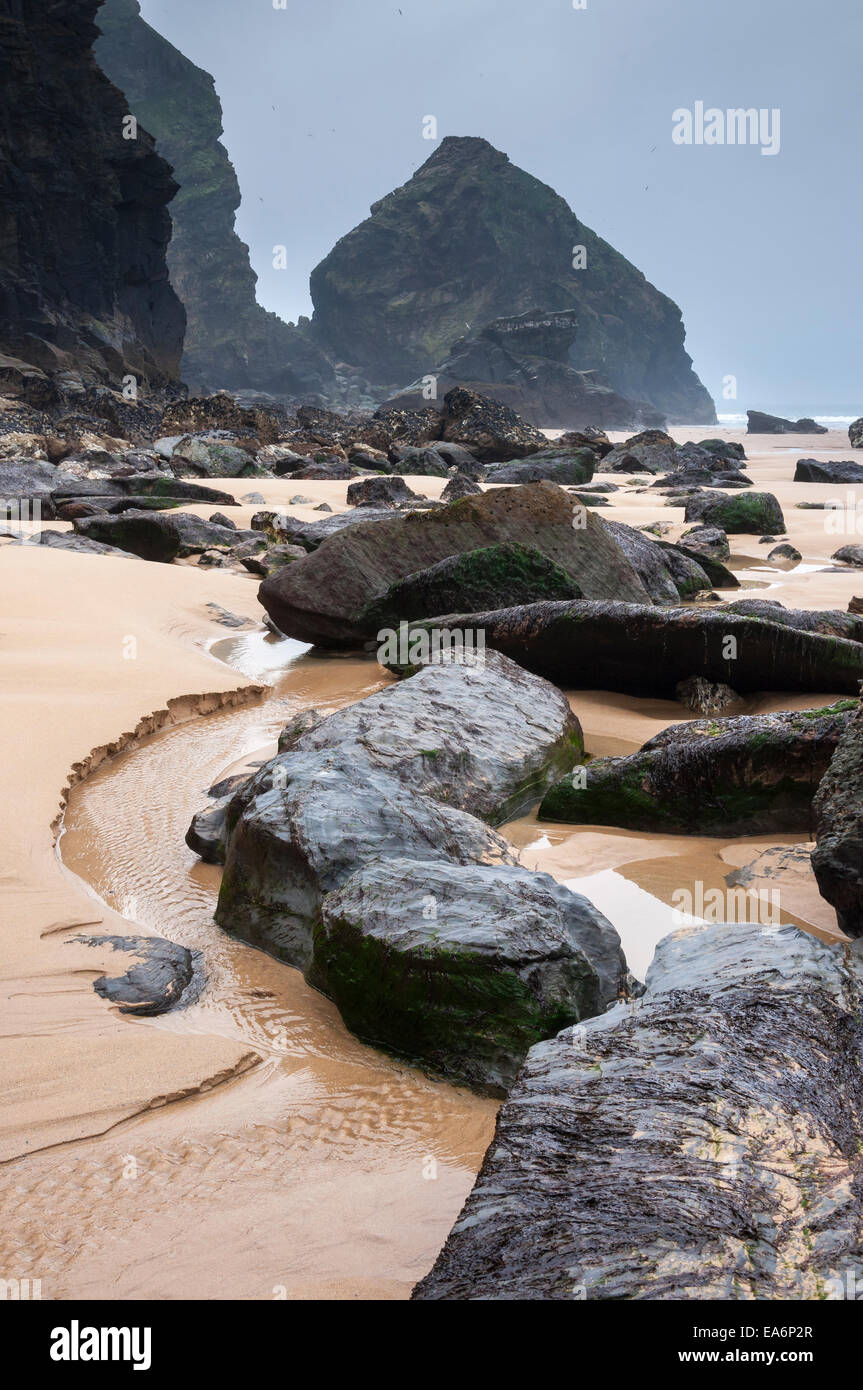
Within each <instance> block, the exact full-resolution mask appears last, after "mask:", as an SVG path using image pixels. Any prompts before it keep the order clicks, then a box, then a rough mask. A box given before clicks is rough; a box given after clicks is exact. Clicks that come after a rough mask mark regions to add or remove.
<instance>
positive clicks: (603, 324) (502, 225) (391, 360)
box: [311, 137, 715, 423]
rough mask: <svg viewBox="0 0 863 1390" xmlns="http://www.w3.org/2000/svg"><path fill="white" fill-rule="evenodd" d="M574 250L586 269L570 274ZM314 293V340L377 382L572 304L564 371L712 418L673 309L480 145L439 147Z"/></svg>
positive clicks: (377, 207) (315, 278)
mask: <svg viewBox="0 0 863 1390" xmlns="http://www.w3.org/2000/svg"><path fill="white" fill-rule="evenodd" d="M579 246H583V247H584V248H585V251H586V260H587V265H586V268H585V269H582V270H575V269H573V248H575V247H579ZM311 287H312V298H313V300H314V305H315V318H314V330H315V332H316V334H317V335H318V336H319V338H320V341H321V342H322V343H324V344H328V345H332V346H334V347H336V346H337V348H338V351H339V353H340V354H341V355H342V356H343V357H344V358H346V359H347V360H348V361H350V362H353V363H355V364H356V365H357V366H358V367H360V368H361V369H362V370H363V371H364V372H365V373H366V375H367V376H368V377H369V378H370V379H371V380H374V381H378V382H381V383H389V384H392V385H396V384H404V383H406V382H407V381H408V380H411V379H413V378H414V377H419V376H422V375H423V374H425V373H429V372H434V370H435V367H436V365H437V364H438V363H440V362H442V361H444V360H445V359H446V357H447V355H448V353H449V351H450V349H451V348H452V346H453V344H454V343H455V342H456V341H457V340H458V339H461V338H464V336H465V332H466V327H469V328H470V329H472V330H473V331H474V332H476V331H477V330H478V329H480V328H481V327H482V326H483V325H485V324H487V323H489V322H490V321H491V320H493V319H498V318H502V317H505V316H507V315H513V314H521V313H524V312H527V311H536V310H539V309H541V310H543V311H546V312H548V311H558V310H564V309H576V310H577V312H578V332H577V335H576V340H575V342H574V344H573V346H572V348H571V349H570V353H569V364H570V366H572V367H574V368H576V369H578V370H584V371H595V372H597V373H598V374H599V376H600V377H601V378H602V379H604V380H605V381H607V382H609V383H610V385H611V386H613V387H614V388H615V390H616V391H618V392H620V393H621V394H622V395H624V396H628V397H630V398H633V399H636V400H644V401H647V402H649V403H650V404H652V405H653V406H655V407H656V408H657V409H658V410H660V411H662V412H664V413H665V414H667V415H668V416H669V417H670V418H671V419H672V420H685V421H688V422H692V423H701V422H704V423H709V422H710V423H712V422H713V421H714V420H715V413H714V407H713V402H712V400H711V399H710V396H709V395H708V393H707V391H706V390H705V388H704V387H703V386H702V384H701V382H700V381H699V379H698V377H697V376H696V375H695V373H694V372H693V370H692V363H691V359H690V358H689V356H688V355H687V353H686V351H685V349H684V346H683V344H684V336H685V334H684V328H683V322H682V319H681V315H680V310H679V309H678V308H677V306H676V305H675V304H674V303H673V302H672V301H671V300H670V299H668V298H667V297H666V296H665V295H663V294H660V292H659V291H658V290H656V289H655V288H654V287H653V286H652V285H651V284H649V283H648V281H647V280H646V279H645V277H644V276H643V275H642V274H641V272H640V271H638V270H636V269H635V267H634V266H632V265H630V263H629V262H628V261H627V260H626V259H625V258H624V257H623V256H621V255H620V254H619V253H618V252H617V251H615V250H614V249H613V247H611V246H609V245H608V243H607V242H605V241H603V240H602V239H601V238H600V237H598V236H597V235H596V234H595V233H594V232H592V231H591V230H590V229H589V228H588V227H585V226H584V224H583V223H581V222H579V220H578V218H577V217H576V216H575V214H574V213H573V212H572V211H571V209H570V208H569V207H568V206H567V204H566V203H565V202H564V200H563V199H562V198H560V197H559V196H558V195H557V194H556V193H555V192H554V191H553V189H551V188H548V187H547V186H546V185H545V184H543V183H540V182H539V180H538V179H535V178H533V177H532V176H531V175H530V174H526V173H525V172H524V171H523V170H521V169H517V168H516V167H515V166H514V165H513V164H511V163H510V162H509V159H508V158H507V156H506V155H505V154H501V153H500V151H498V150H496V149H494V148H493V146H491V145H490V144H488V142H487V141H485V140H478V139H466V138H455V137H448V138H447V139H445V140H443V141H442V142H441V144H440V146H439V147H438V149H437V150H436V151H435V153H434V154H433V155H432V156H431V158H430V159H428V160H427V161H426V163H425V164H424V165H423V166H422V167H421V168H420V169H418V170H417V172H416V174H414V176H413V178H412V179H410V180H409V182H408V183H406V184H405V185H404V186H403V187H402V188H398V189H396V190H395V192H394V193H390V194H389V195H388V196H387V197H386V198H383V199H381V201H380V202H378V203H375V204H374V206H373V207H372V209H371V216H370V217H369V218H368V219H367V220H366V221H365V222H363V223H361V225H360V226H359V227H357V228H355V230H354V231H352V232H350V233H349V234H348V235H347V236H345V237H343V238H342V240H341V241H339V242H338V244H337V245H336V246H335V248H334V249H333V251H332V252H331V253H330V255H329V256H327V257H326V259H325V260H324V261H322V262H321V264H320V265H319V266H317V267H316V269H315V270H314V271H313V272H312V277H311Z"/></svg>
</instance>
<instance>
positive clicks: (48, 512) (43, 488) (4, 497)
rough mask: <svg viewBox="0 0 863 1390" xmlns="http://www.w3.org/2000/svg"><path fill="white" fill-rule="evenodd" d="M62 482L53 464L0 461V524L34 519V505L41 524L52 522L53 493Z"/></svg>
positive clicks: (16, 460)
mask: <svg viewBox="0 0 863 1390" xmlns="http://www.w3.org/2000/svg"><path fill="white" fill-rule="evenodd" d="M63 480H64V476H63V474H61V473H58V471H57V469H56V468H55V467H54V465H53V464H51V463H47V462H43V461H42V460H40V459H0V521H2V520H4V519H6V518H7V517H8V518H9V519H10V520H12V521H14V520H17V519H21V520H27V519H28V518H34V519H35V518H36V516H37V505H38V515H39V516H40V517H41V519H42V520H43V521H54V520H55V519H56V515H57V513H56V511H55V509H54V500H53V496H52V493H53V491H54V489H55V488H56V487H57V485H58V483H61V482H62V481H63ZM66 481H67V482H69V483H71V482H73V481H74V479H71V478H69V479H66Z"/></svg>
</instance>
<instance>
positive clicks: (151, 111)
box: [93, 0, 336, 399]
mask: <svg viewBox="0 0 863 1390" xmlns="http://www.w3.org/2000/svg"><path fill="white" fill-rule="evenodd" d="M93 8H94V9H95V5H94V6H93ZM97 23H98V25H99V28H100V29H101V30H102V37H101V38H100V39H99V41H98V43H97V44H96V56H97V59H98V61H99V63H100V64H101V65H102V68H103V69H104V71H105V72H106V73H107V74H108V76H109V77H110V79H111V81H112V82H114V83H116V85H117V86H118V87H119V88H120V89H121V91H122V92H123V93H124V94H125V97H126V101H127V102H128V110H129V111H130V112H131V113H132V114H133V115H134V116H136V117H137V118H138V120H139V121H140V123H141V125H142V126H143V127H144V128H145V129H146V130H148V131H150V132H151V134H152V135H153V136H154V137H155V139H156V143H157V146H158V149H159V152H160V154H162V155H164V157H165V158H166V159H167V160H169V161H170V163H171V164H172V166H173V169H174V177H175V178H176V180H177V182H178V183H179V185H180V191H179V192H178V193H177V196H176V198H175V199H174V201H173V202H172V204H171V209H170V212H171V218H172V220H173V224H174V235H173V237H172V239H171V244H170V246H169V247H168V266H169V269H170V275H171V283H172V284H173V286H174V289H175V290H176V292H177V294H178V295H179V296H180V298H181V300H182V301H183V304H184V305H185V309H186V316H187V320H188V327H187V331H186V342H185V351H184V355H183V362H182V374H183V378H184V380H186V381H187V382H188V383H189V385H190V386H191V387H192V388H193V389H195V390H205V391H214V390H218V389H221V388H227V389H230V390H255V391H261V392H268V393H270V394H271V395H273V396H276V397H278V398H281V399H293V398H296V397H298V396H301V397H302V398H303V399H307V398H308V397H309V396H314V395H319V394H324V395H327V396H330V395H333V394H334V392H335V387H336V382H335V375H334V372H333V369H332V366H331V365H330V363H329V362H328V360H327V358H326V357H325V355H324V354H323V353H322V352H321V351H320V349H319V348H318V347H317V346H316V345H315V343H314V342H312V341H311V339H310V338H309V337H308V336H307V335H306V334H304V333H303V331H302V330H301V329H300V328H296V327H294V326H293V325H292V324H288V323H285V322H283V320H282V319H280V318H279V317H278V316H277V315H276V314H271V313H268V312H267V310H266V309H264V308H262V307H261V305H260V304H258V302H257V300H256V298H255V284H256V281H257V276H256V275H255V272H254V271H253V269H252V266H251V263H250V261H249V248H248V247H247V246H246V245H245V243H244V242H242V241H241V240H240V238H239V237H238V236H237V233H236V231H235V229H234V218H235V214H236V210H237V208H238V207H239V205H240V188H239V184H238V183H237V176H236V174H235V172H234V167H233V165H232V164H231V161H230V159H229V157H228V153H227V150H226V149H225V147H224V145H223V144H222V143H221V139H220V137H221V135H222V107H221V102H220V101H219V97H218V95H217V93H216V89H215V84H214V82H213V78H212V77H211V76H210V74H209V73H207V72H204V71H203V70H202V69H201V68H199V67H196V65H195V64H194V63H193V62H191V61H190V60H189V59H188V58H186V57H185V56H184V55H183V54H182V53H180V52H178V50H177V49H176V48H174V46H173V45H172V44H170V43H169V42H168V41H167V39H164V38H163V37H162V35H161V34H159V33H157V32H156V30H155V29H152V28H151V27H150V25H149V24H147V23H145V21H144V20H143V19H142V17H141V7H140V5H139V3H138V0H105V3H104V5H103V7H102V9H101V10H100V12H99V15H98V17H97ZM118 119H119V118H118Z"/></svg>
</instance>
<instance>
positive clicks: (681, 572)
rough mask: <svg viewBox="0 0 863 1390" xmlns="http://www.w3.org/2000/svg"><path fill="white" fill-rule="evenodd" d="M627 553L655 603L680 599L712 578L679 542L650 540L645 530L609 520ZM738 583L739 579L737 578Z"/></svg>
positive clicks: (691, 595) (690, 595) (608, 526)
mask: <svg viewBox="0 0 863 1390" xmlns="http://www.w3.org/2000/svg"><path fill="white" fill-rule="evenodd" d="M605 526H606V529H607V530H608V531H610V532H611V534H612V536H613V537H614V539H615V540H616V541H617V543H618V545H619V546H620V548H621V550H622V551H623V553H624V555H626V557H627V559H628V560H629V561H630V562H631V564H632V565H633V567H634V568H635V569H636V570H637V571H638V574H639V575H640V577H641V582H642V583H643V585H644V587H645V589H646V590H647V592H648V593H649V594H650V597H651V598H652V599H653V602H654V603H659V604H670V603H679V602H680V600H681V599H687V598H694V597H695V595H696V594H698V593H701V592H703V591H704V590H705V589H709V588H710V586H711V583H712V582H713V581H712V580H711V579H710V578H709V577H708V574H707V571H706V569H705V567H704V566H703V565H702V564H701V561H700V560H697V559H695V558H694V557H690V556H688V555H686V554H685V553H684V551H682V550H680V549H679V548H678V547H677V546H673V545H664V544H662V543H658V542H656V541H654V540H651V539H650V538H649V537H648V536H646V535H645V534H644V533H643V532H642V531H637V530H635V528H634V527H632V526H625V525H624V524H623V522H620V521H606V523H605ZM734 582H735V583H736V581H734Z"/></svg>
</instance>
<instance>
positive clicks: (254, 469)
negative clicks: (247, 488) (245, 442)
mask: <svg viewBox="0 0 863 1390" xmlns="http://www.w3.org/2000/svg"><path fill="white" fill-rule="evenodd" d="M171 467H172V468H173V469H174V470H175V471H176V472H177V473H193V474H197V476H198V477H203V478H252V477H257V476H258V475H259V474H261V473H263V472H265V470H264V469H263V468H261V467H260V466H259V464H258V463H257V461H256V460H255V459H254V458H253V457H252V455H251V454H250V453H249V452H248V451H247V450H246V449H239V448H237V446H236V445H234V444H230V443H227V442H226V441H225V440H223V439H207V438H202V437H200V436H197V435H186V436H185V437H184V438H183V439H181V440H179V442H178V443H177V444H175V445H174V448H173V451H172V453H171Z"/></svg>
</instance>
